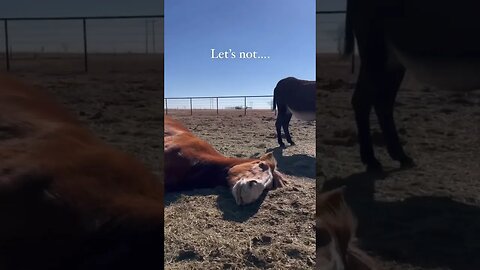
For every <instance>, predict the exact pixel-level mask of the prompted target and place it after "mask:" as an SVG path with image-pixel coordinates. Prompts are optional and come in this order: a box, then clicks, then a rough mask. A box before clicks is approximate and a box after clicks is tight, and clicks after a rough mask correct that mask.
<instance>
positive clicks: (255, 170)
mask: <svg viewBox="0 0 480 270" xmlns="http://www.w3.org/2000/svg"><path fill="white" fill-rule="evenodd" d="M164 141H165V145H164V150H165V152H164V155H165V156H164V157H165V189H166V191H180V190H189V189H195V188H212V187H215V186H227V187H229V188H230V189H231V191H232V194H233V197H234V198H235V201H236V203H237V204H238V205H243V204H248V203H251V202H254V201H255V200H257V199H258V198H259V197H260V196H261V195H262V193H263V192H264V191H265V190H269V189H274V188H277V187H282V186H283V185H284V182H285V180H284V179H283V178H282V175H281V174H280V173H279V172H278V171H277V170H276V164H277V162H276V160H275V158H274V157H273V155H272V153H267V154H265V155H263V156H262V157H260V158H259V159H240V158H230V157H225V156H223V155H222V154H220V153H219V152H217V151H216V150H215V149H214V148H213V147H212V146H211V145H210V144H208V143H207V142H205V141H203V140H202V139H200V138H198V137H197V136H195V135H194V134H193V133H191V132H190V131H189V130H188V129H187V128H185V127H184V126H183V125H182V124H181V123H180V122H178V121H176V120H174V119H172V118H170V117H168V116H165V131H164Z"/></svg>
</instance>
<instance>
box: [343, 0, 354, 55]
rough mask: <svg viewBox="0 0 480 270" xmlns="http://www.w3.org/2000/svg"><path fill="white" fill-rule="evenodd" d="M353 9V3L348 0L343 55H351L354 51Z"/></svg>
mask: <svg viewBox="0 0 480 270" xmlns="http://www.w3.org/2000/svg"><path fill="white" fill-rule="evenodd" d="M352 9H353V3H352V1H351V0H347V13H346V15H345V41H344V47H343V55H344V56H350V55H351V54H352V53H354V51H353V50H354V46H355V37H354V33H353V22H352V19H353V18H352V16H353V14H352Z"/></svg>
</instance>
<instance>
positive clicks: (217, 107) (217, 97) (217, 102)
mask: <svg viewBox="0 0 480 270" xmlns="http://www.w3.org/2000/svg"><path fill="white" fill-rule="evenodd" d="M217 114H218V97H217Z"/></svg>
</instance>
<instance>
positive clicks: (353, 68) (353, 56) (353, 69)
mask: <svg viewBox="0 0 480 270" xmlns="http://www.w3.org/2000/svg"><path fill="white" fill-rule="evenodd" d="M353 73H355V40H354V41H353V53H352V74H353Z"/></svg>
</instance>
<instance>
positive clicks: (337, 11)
mask: <svg viewBox="0 0 480 270" xmlns="http://www.w3.org/2000/svg"><path fill="white" fill-rule="evenodd" d="M346 13H347V12H346V11H345V10H324V11H316V14H317V15H342V14H346ZM317 21H319V20H318V19H317ZM320 23H322V25H323V24H324V22H320ZM317 24H318V23H317ZM326 24H330V25H335V24H338V22H336V21H327V22H326ZM319 34H320V33H319V32H317V35H319ZM319 38H320V39H322V38H321V37H319ZM324 40H330V39H324ZM353 46H354V50H353V51H354V52H355V43H354V44H353ZM351 73H352V74H353V73H355V53H353V54H352V58H351Z"/></svg>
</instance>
